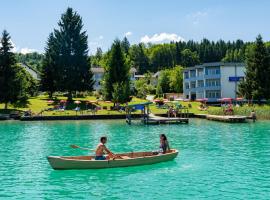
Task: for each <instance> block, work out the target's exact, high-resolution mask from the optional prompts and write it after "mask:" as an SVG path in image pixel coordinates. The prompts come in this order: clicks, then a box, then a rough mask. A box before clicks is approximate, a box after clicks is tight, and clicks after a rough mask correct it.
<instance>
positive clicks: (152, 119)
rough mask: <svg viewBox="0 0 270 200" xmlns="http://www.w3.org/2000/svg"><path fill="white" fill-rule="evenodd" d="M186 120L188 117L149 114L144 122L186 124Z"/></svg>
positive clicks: (187, 120)
mask: <svg viewBox="0 0 270 200" xmlns="http://www.w3.org/2000/svg"><path fill="white" fill-rule="evenodd" d="M188 122H189V119H188V118H180V117H160V116H156V115H149V118H148V119H147V120H145V124H188Z"/></svg>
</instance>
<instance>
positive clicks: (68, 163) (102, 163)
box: [48, 150, 178, 170]
mask: <svg viewBox="0 0 270 200" xmlns="http://www.w3.org/2000/svg"><path fill="white" fill-rule="evenodd" d="M131 154H134V153H128V154H118V155H119V156H122V157H125V158H124V159H115V160H94V158H93V157H91V156H78V157H62V156H48V161H49V163H50V165H51V167H52V168H53V169H56V170H61V169H62V170H64V169H102V168H114V167H130V166H138V165H151V164H155V163H160V162H165V161H170V160H173V159H174V158H175V157H176V156H177V155H178V151H177V150H172V151H171V152H169V153H166V154H159V155H152V156H149V154H150V152H148V155H147V156H141V157H128V156H125V155H131ZM135 154H136V153H135ZM127 157H128V158H127Z"/></svg>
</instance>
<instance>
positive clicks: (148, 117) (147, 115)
mask: <svg viewBox="0 0 270 200" xmlns="http://www.w3.org/2000/svg"><path fill="white" fill-rule="evenodd" d="M150 104H152V102H145V103H141V104H133V105H128V106H127V107H126V122H127V123H128V124H131V121H132V114H131V112H132V111H133V110H141V121H142V122H143V123H144V124H183V123H185V124H188V122H189V119H188V115H189V113H188V110H187V109H185V110H183V111H182V112H181V113H180V114H179V116H180V117H161V116H156V115H154V114H152V113H151V112H150V108H149V105H150Z"/></svg>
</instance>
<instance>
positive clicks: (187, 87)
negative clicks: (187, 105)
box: [183, 62, 245, 102]
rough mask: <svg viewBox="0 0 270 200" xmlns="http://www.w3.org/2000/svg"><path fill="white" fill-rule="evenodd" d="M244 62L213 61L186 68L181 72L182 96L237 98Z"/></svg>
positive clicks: (243, 73) (211, 98)
mask: <svg viewBox="0 0 270 200" xmlns="http://www.w3.org/2000/svg"><path fill="white" fill-rule="evenodd" d="M244 76H245V64H244V63H226V62H214V63H204V64H202V65H196V66H194V67H189V68H186V69H185V70H184V72H183V91H184V98H186V99H190V100H196V99H202V98H207V99H208V101H209V102H216V101H218V99H220V98H237V91H238V85H239V82H240V81H241V80H242V79H244Z"/></svg>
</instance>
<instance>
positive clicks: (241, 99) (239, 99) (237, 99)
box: [235, 97, 244, 101]
mask: <svg viewBox="0 0 270 200" xmlns="http://www.w3.org/2000/svg"><path fill="white" fill-rule="evenodd" d="M235 100H236V101H243V100H244V98H242V97H238V98H236V99H235Z"/></svg>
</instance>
